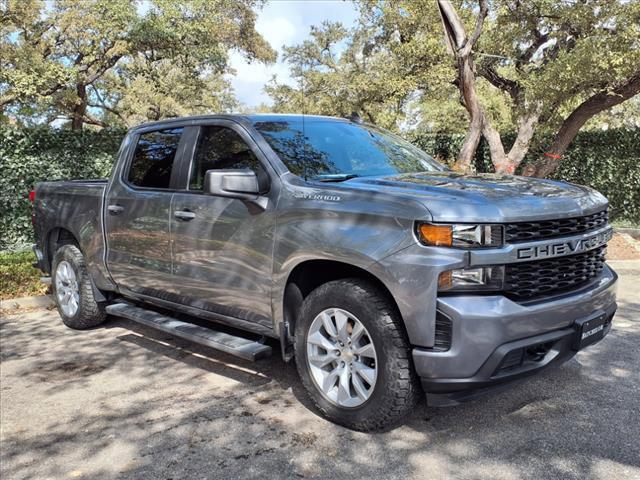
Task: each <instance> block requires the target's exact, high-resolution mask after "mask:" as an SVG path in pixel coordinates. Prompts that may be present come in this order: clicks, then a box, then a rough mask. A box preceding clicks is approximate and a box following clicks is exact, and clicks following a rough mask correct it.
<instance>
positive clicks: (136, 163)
mask: <svg viewBox="0 0 640 480" xmlns="http://www.w3.org/2000/svg"><path fill="white" fill-rule="evenodd" d="M182 130H183V129H182V128H171V129H167V130H158V131H157V132H146V133H143V134H141V135H140V137H139V138H138V144H137V145H136V151H135V152H134V154H133V159H132V160H131V166H130V167H129V175H128V177H127V180H128V181H129V183H131V184H132V185H135V186H136V187H144V188H169V185H170V183H171V171H172V169H173V161H174V159H175V156H176V151H177V150H178V144H179V143H180V136H181V135H182Z"/></svg>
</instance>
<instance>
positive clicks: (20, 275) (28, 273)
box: [0, 251, 47, 300]
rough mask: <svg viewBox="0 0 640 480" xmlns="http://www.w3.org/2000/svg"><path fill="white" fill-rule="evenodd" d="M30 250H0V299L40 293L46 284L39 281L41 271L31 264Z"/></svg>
mask: <svg viewBox="0 0 640 480" xmlns="http://www.w3.org/2000/svg"><path fill="white" fill-rule="evenodd" d="M35 260H36V257H35V255H34V254H33V253H32V252H28V251H27V252H15V253H14V252H0V300H7V299H9V298H18V297H27V296H31V295H42V294H43V293H46V291H47V286H46V285H45V284H43V283H42V282H41V281H40V275H41V272H40V271H39V270H37V269H35V268H33V266H32V265H31V264H32V263H33V262H35Z"/></svg>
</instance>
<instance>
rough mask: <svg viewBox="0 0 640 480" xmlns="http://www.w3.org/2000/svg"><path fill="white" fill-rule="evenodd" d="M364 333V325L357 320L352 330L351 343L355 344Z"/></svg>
mask: <svg viewBox="0 0 640 480" xmlns="http://www.w3.org/2000/svg"><path fill="white" fill-rule="evenodd" d="M363 333H364V327H363V326H362V324H361V323H360V322H356V324H355V325H354V326H353V330H352V331H351V343H352V344H353V345H355V344H356V343H357V342H358V340H360V337H362V334H363Z"/></svg>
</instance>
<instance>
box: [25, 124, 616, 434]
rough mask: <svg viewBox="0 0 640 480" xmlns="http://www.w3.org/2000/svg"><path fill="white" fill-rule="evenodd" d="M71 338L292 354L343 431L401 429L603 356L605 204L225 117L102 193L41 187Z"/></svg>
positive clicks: (610, 303) (359, 142) (121, 157)
mask: <svg viewBox="0 0 640 480" xmlns="http://www.w3.org/2000/svg"><path fill="white" fill-rule="evenodd" d="M34 197H35V198H34V199H33V200H34V215H35V217H34V225H35V230H36V238H37V244H36V245H35V246H34V250H35V253H36V255H37V260H38V262H37V263H38V267H39V268H40V269H42V270H43V271H44V272H46V273H49V274H50V275H51V282H52V288H53V294H54V297H55V299H56V302H57V305H58V310H59V312H60V316H61V317H62V320H63V322H64V323H65V324H66V325H67V326H69V327H71V328H76V329H84V328H91V327H95V326H97V325H99V324H100V323H102V322H103V321H104V320H105V318H106V316H107V315H108V314H109V315H114V316H119V317H125V318H128V319H130V320H132V321H135V322H139V323H142V324H144V325H147V326H150V327H152V328H156V329H159V330H162V331H164V332H168V333H170V334H172V335H175V336H177V337H182V338H186V339H188V340H191V341H193V342H197V343H200V344H204V345H207V346H209V347H213V348H216V349H219V350H222V351H224V352H226V353H229V354H233V355H237V356H240V357H242V358H244V359H249V360H258V359H260V358H263V357H265V356H268V355H270V354H271V351H272V349H273V348H279V350H280V353H281V355H282V356H283V358H284V360H285V361H289V360H291V359H293V358H295V362H296V364H297V368H298V371H299V374H300V377H301V379H302V382H303V384H304V386H305V388H306V390H307V391H308V393H309V395H310V397H311V398H312V399H313V401H314V403H315V404H316V406H317V408H318V409H319V410H320V411H321V412H322V413H323V414H324V415H325V416H326V417H327V418H329V419H331V420H332V421H335V422H337V423H339V424H342V425H345V426H348V427H350V428H354V429H358V430H376V429H385V428H388V427H389V426H391V425H394V424H397V423H398V422H399V421H400V419H402V417H403V416H404V415H405V414H406V413H407V412H409V411H410V410H411V409H412V408H413V407H414V405H415V403H416V402H417V401H418V399H419V398H420V396H421V395H423V393H426V394H427V398H428V400H429V402H431V403H433V404H440V405H445V404H451V403H456V402H459V401H462V400H465V399H468V398H471V397H473V396H475V395H477V394H478V393H479V392H482V391H484V390H487V389H490V388H492V387H495V386H503V385H505V384H507V383H508V382H509V381H511V380H514V379H517V378H521V377H524V376H527V375H530V374H533V373H536V372H538V371H540V370H542V369H543V368H545V367H548V366H551V365H557V364H560V363H561V362H563V361H565V360H567V359H569V358H570V357H572V356H573V355H574V354H575V353H576V352H577V351H579V350H580V349H582V348H584V347H586V346H587V345H590V344H593V343H595V342H597V341H599V340H600V339H602V338H603V337H604V336H605V335H606V334H607V333H608V331H609V330H610V328H611V321H612V318H613V315H614V312H615V310H616V301H615V283H616V279H617V277H616V274H615V273H614V272H613V271H612V270H611V269H610V268H609V267H608V266H607V264H606V263H605V248H606V244H607V242H608V240H609V239H610V238H611V234H612V230H611V227H610V226H609V224H608V214H607V207H608V202H607V200H606V199H605V198H604V197H603V196H602V195H600V194H599V193H597V192H596V191H594V190H591V189H589V188H586V187H582V186H577V185H571V184H567V183H563V182H558V181H552V180H539V179H532V178H523V177H517V176H502V175H461V174H458V173H454V172H451V171H449V170H447V169H446V168H445V167H443V166H442V165H440V164H439V163H437V162H436V161H434V160H433V159H432V158H431V157H429V156H428V155H427V154H425V153H424V152H422V151H421V150H419V149H417V148H416V147H414V146H412V145H411V144H409V143H407V142H406V141H404V140H402V139H400V138H398V137H396V136H394V135H392V134H390V133H389V132H386V131H384V130H382V129H380V128H377V127H374V126H370V125H365V124H362V123H361V122H357V121H351V120H345V119H338V118H329V117H319V116H300V115H212V116H202V117H190V118H178V119H171V120H167V121H162V122H156V123H149V124H145V125H141V126H138V127H135V128H133V129H131V130H130V131H129V132H128V133H127V135H126V137H125V139H124V141H123V143H122V146H121V148H120V152H119V154H118V160H117V163H116V164H115V166H114V169H113V173H112V175H111V178H110V179H108V180H95V181H94V180H90V181H62V182H44V183H39V184H38V185H37V186H36V188H35V193H34Z"/></svg>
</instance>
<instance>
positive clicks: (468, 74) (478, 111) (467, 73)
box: [453, 56, 484, 172]
mask: <svg viewBox="0 0 640 480" xmlns="http://www.w3.org/2000/svg"><path fill="white" fill-rule="evenodd" d="M458 64H459V67H458V72H459V77H460V93H461V94H462V99H463V103H464V106H465V108H466V109H467V112H469V130H467V135H466V136H465V138H464V142H463V144H462V148H461V149H460V153H459V154H458V158H457V159H456V162H455V163H454V165H453V169H454V170H456V171H459V172H466V171H469V170H470V168H471V162H472V161H473V156H474V155H475V153H476V149H477V148H478V143H480V136H481V135H482V126H483V123H484V111H483V110H482V107H481V106H480V102H479V101H478V95H477V94H476V88H475V75H474V73H473V66H472V64H471V58H470V57H469V56H468V57H466V58H460V59H458Z"/></svg>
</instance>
